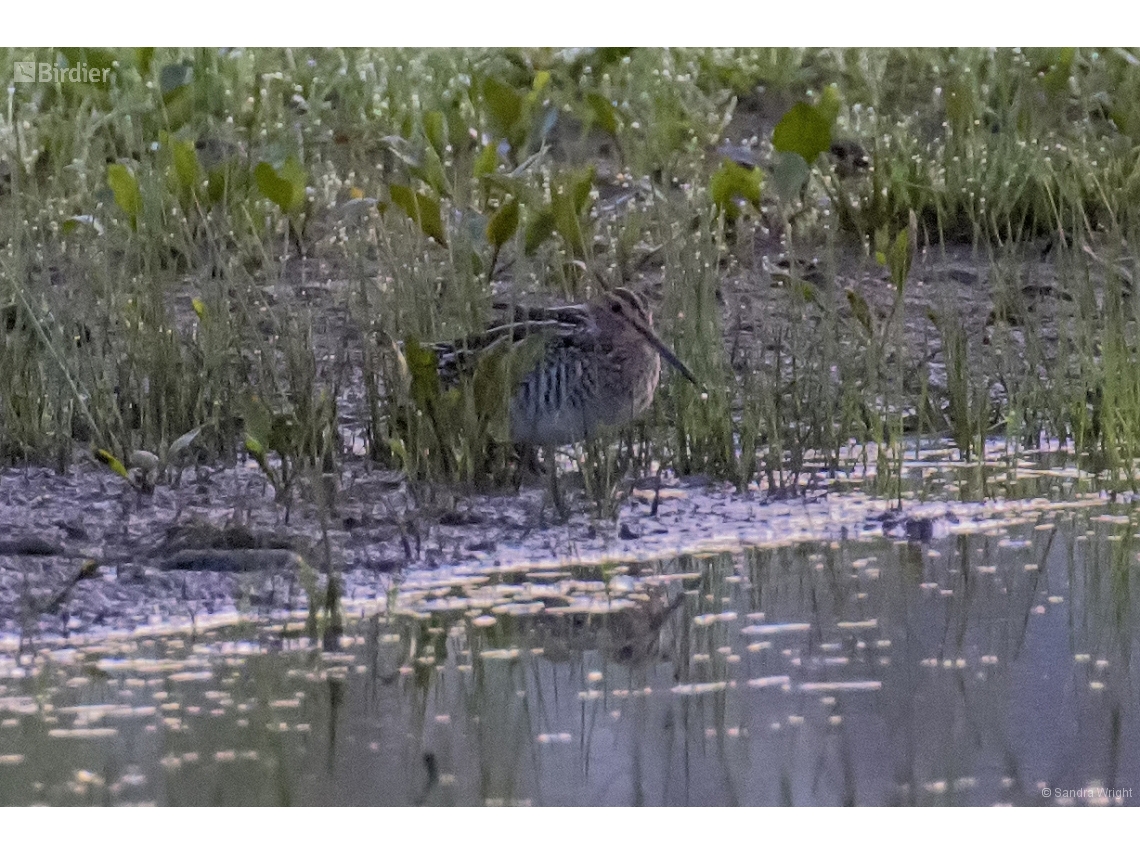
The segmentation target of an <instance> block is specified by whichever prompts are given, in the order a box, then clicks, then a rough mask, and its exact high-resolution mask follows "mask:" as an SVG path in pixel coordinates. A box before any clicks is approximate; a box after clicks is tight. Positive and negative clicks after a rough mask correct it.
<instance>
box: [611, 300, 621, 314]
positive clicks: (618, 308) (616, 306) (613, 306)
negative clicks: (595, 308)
mask: <svg viewBox="0 0 1140 855" xmlns="http://www.w3.org/2000/svg"><path fill="white" fill-rule="evenodd" d="M610 308H611V309H613V310H614V311H615V312H617V313H618V314H619V315H620V314H621V303H619V302H618V301H617V300H614V301H613V303H611V304H610Z"/></svg>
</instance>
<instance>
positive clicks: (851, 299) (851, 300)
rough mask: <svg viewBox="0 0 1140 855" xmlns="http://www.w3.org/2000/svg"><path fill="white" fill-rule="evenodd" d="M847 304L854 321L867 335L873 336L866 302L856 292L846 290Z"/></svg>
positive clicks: (869, 311) (868, 307) (869, 308)
mask: <svg viewBox="0 0 1140 855" xmlns="http://www.w3.org/2000/svg"><path fill="white" fill-rule="evenodd" d="M847 303H848V305H850V306H851V312H852V314H854V315H855V320H857V321H858V322H859V325H860V326H862V327H863V329H864V330H866V331H867V335H874V322H873V320H872V318H871V307H870V306H868V305H867V301H866V300H864V299H863V295H862V294H860V293H859V292H858V291H852V290H851V289H850V288H848V289H847Z"/></svg>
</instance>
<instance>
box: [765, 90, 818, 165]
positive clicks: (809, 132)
mask: <svg viewBox="0 0 1140 855" xmlns="http://www.w3.org/2000/svg"><path fill="white" fill-rule="evenodd" d="M772 145H773V147H774V148H775V149H776V151H788V152H793V151H794V152H795V153H796V154H798V155H799V156H800V157H802V158H803V159H804V160H805V161H807V162H808V163H809V164H810V163H814V162H815V159H816V158H817V157H819V156H820V155H821V154H823V152H825V151H827V150H828V149H829V148H831V122H830V121H828V119H827V116H826V115H824V113H823V112H822V111H821V110H819V109H817V108H815V107H813V106H811V105H810V104H804V103H802V102H801V103H799V104H796V106H794V107H792V109H790V110H788V112H786V113H785V114H784V117H783V118H782V119H780V121H779V122H778V123H777V125H776V129H775V130H774V131H772Z"/></svg>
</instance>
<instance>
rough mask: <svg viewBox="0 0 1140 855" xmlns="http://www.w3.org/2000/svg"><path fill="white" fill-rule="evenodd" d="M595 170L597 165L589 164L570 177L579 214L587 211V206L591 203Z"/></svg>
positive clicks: (575, 208)
mask: <svg viewBox="0 0 1140 855" xmlns="http://www.w3.org/2000/svg"><path fill="white" fill-rule="evenodd" d="M595 172H596V169H595V167H593V166H588V167H586V168H585V169H582V170H579V171H578V172H576V173H574V174H573V175H572V176H571V177H570V194H571V198H572V199H573V202H574V210H575V212H577V213H578V214H583V213H585V212H586V208H587V207H589V205H590V192H591V191H592V190H593V189H594V175H595Z"/></svg>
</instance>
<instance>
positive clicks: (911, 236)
mask: <svg viewBox="0 0 1140 855" xmlns="http://www.w3.org/2000/svg"><path fill="white" fill-rule="evenodd" d="M917 245H918V218H917V217H916V216H915V214H914V211H911V212H910V218H909V221H908V223H907V227H906V228H905V229H903V230H902V231H900V232H899V233H898V234H897V235H895V240H894V243H893V244H892V245H891V248H890V252H889V255H888V260H889V262H890V269H891V282H893V283H894V285H895V287H896V288H898V289H899V293H900V294H901V293H902V290H903V288H904V287H905V286H906V278H907V276H908V275H910V266H911V263H912V262H913V261H914V254H915V251H916V249H917Z"/></svg>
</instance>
